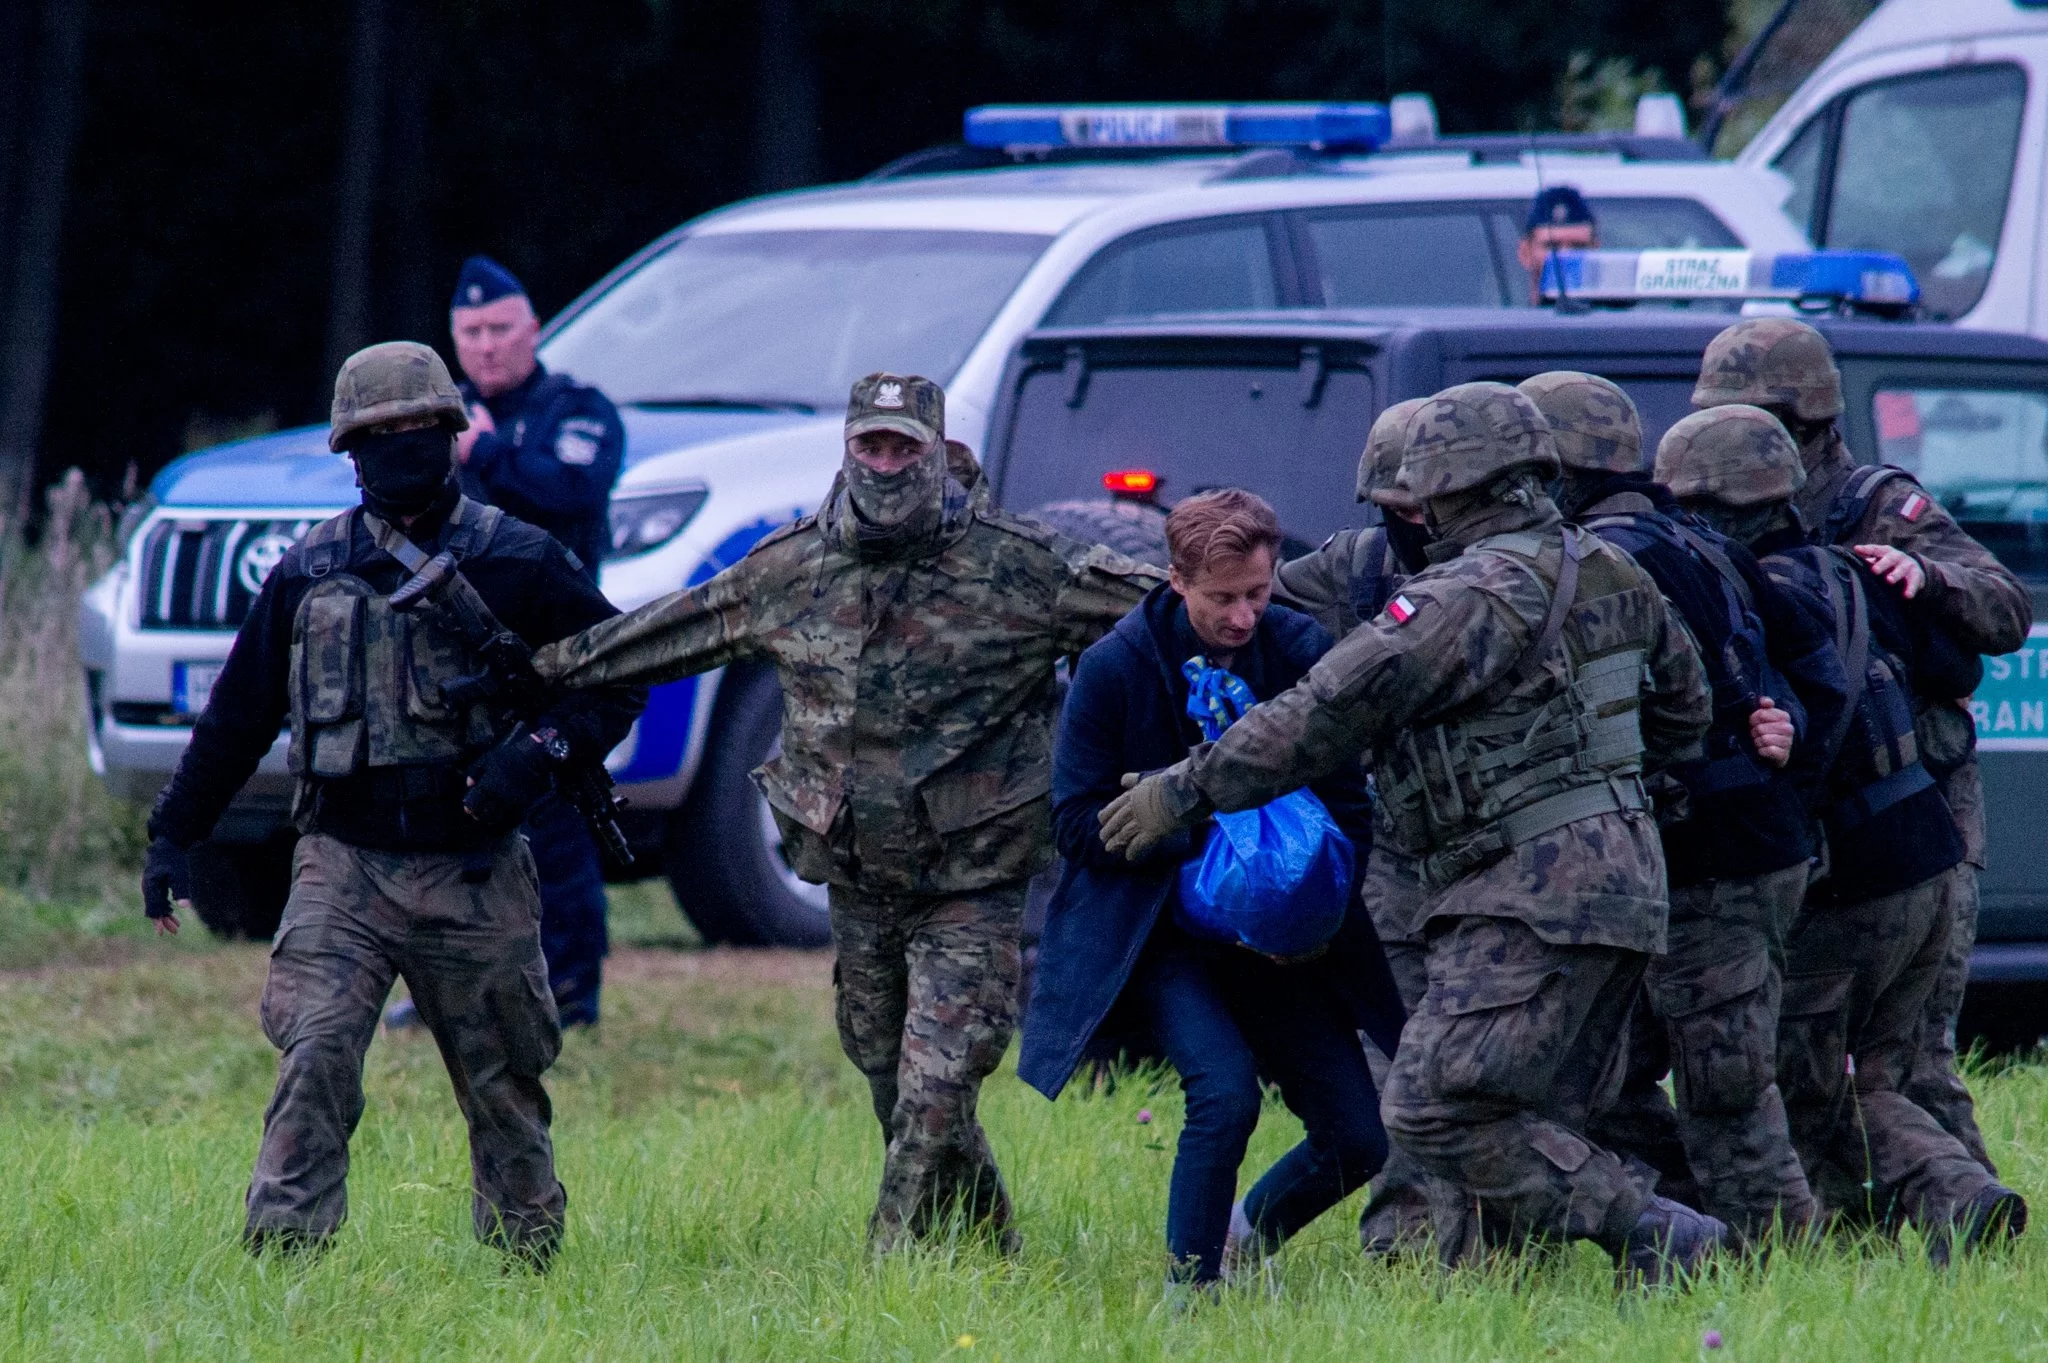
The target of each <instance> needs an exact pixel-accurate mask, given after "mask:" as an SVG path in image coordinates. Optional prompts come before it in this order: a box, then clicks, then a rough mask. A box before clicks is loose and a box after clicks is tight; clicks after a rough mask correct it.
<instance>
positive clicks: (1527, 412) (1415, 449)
mask: <svg viewBox="0 0 2048 1363" xmlns="http://www.w3.org/2000/svg"><path fill="white" fill-rule="evenodd" d="M1403 433H1404V435H1405V436H1406V437H1407V446H1408V448H1407V451H1406V452H1405V453H1404V454H1403V456H1402V458H1401V477H1400V481H1399V483H1398V484H1397V486H1398V487H1399V488H1400V490H1401V491H1403V492H1405V493H1407V494H1408V495H1409V496H1411V497H1414V498H1416V499H1417V500H1418V501H1426V500H1428V499H1429V498H1431V497H1443V496H1448V495H1449V494H1451V493H1453V492H1463V491H1465V490H1467V489H1468V488H1475V487H1479V486H1481V485H1482V484H1484V483H1486V482H1488V481H1490V480H1491V479H1492V478H1494V477H1495V476H1496V475H1498V474H1501V473H1504V472H1506V471H1507V470H1509V469H1512V468H1519V467H1521V466H1523V465H1534V466H1535V467H1536V469H1537V471H1538V472H1539V473H1540V474H1541V475H1542V476H1543V477H1545V478H1554V477H1556V476H1557V473H1558V462H1557V444H1556V442H1555V441H1553V440H1552V439H1551V438H1550V427H1549V425H1548V424H1547V423H1546V422H1545V421H1544V420H1543V413H1541V412H1539V411H1537V410H1536V404H1535V403H1533V402H1531V401H1529V399H1528V398H1526V397H1524V396H1522V394H1521V393H1519V392H1517V391H1516V390H1515V389H1513V388H1511V387H1509V386H1508V385H1507V384H1505V383H1461V384H1458V385H1457V386H1456V387H1453V388H1446V389H1444V390H1443V391H1442V392H1441V393H1438V394H1437V395H1436V396H1435V397H1432V398H1429V399H1427V400H1425V401H1424V402H1423V404H1422V405H1421V406H1420V407H1418V408H1416V410H1415V413H1414V415H1412V416H1410V417H1409V418H1408V425H1407V428H1406V430H1405V431H1404V432H1403Z"/></svg>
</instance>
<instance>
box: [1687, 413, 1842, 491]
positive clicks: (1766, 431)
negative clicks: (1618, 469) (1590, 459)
mask: <svg viewBox="0 0 2048 1363" xmlns="http://www.w3.org/2000/svg"><path fill="white" fill-rule="evenodd" d="M1657 481H1658V482H1660V483H1662V484H1664V485H1665V486H1666V487H1668V488H1670V489H1671V495H1672V496H1674V497H1677V498H1679V499H1681V500H1690V499H1692V498H1700V499H1703V500H1705V501H1711V502H1719V503H1720V504H1721V505H1723V506H1734V507H1741V506H1760V505H1762V504H1763V503H1765V502H1781V501H1784V500H1785V499H1786V498H1787V497H1790V496H1791V495H1792V494H1793V493H1795V492H1797V491H1799V489H1800V488H1802V487H1805V486H1806V468H1805V466H1804V465H1803V464H1801V463H1800V460H1799V447H1798V446H1797V445H1795V444H1793V443H1792V436H1791V433H1790V432H1788V431H1787V430H1786V429H1785V427H1784V425H1783V424H1782V423H1780V422H1779V420H1778V419H1777V418H1776V417H1774V416H1772V415H1771V414H1770V413H1769V412H1766V411H1765V410H1764V409H1763V408H1761V407H1751V406H1749V405H1748V404H1747V403H1740V402H1736V403H1730V404H1728V405H1727V406H1725V407H1709V408H1708V409H1707V410H1706V411H1704V412H1694V413H1693V414H1692V415H1691V416H1688V417H1686V418H1685V419H1684V420H1682V421H1680V422H1679V423H1678V424H1677V425H1675V426H1673V427H1672V428H1671V429H1670V430H1668V431H1666V432H1665V433H1664V439H1663V440H1661V441H1659V442H1658V444H1657Z"/></svg>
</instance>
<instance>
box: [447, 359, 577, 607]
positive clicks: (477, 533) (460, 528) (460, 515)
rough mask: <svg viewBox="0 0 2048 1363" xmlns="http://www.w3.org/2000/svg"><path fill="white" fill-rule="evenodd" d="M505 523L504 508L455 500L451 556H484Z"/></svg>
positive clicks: (450, 516)
mask: <svg viewBox="0 0 2048 1363" xmlns="http://www.w3.org/2000/svg"><path fill="white" fill-rule="evenodd" d="M549 377H553V376H552V375H550V376H549ZM504 522H505V509H504V508H503V507H498V506H492V505H491V504H489V503H488V502H478V501H472V500H471V499H470V498H468V497H458V498H456V501H455V510H453V511H452V512H450V513H449V514H448V552H449V553H451V554H453V555H455V557H456V559H457V560H461V559H466V558H469V557H471V556H473V555H476V554H481V553H482V552H484V550H486V549H488V548H489V547H490V544H491V539H492V537H493V536H495V535H496V534H497V533H498V527H499V526H500V525H502V524H504ZM415 571H417V569H415Z"/></svg>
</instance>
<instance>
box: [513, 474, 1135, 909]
mask: <svg viewBox="0 0 2048 1363" xmlns="http://www.w3.org/2000/svg"><path fill="white" fill-rule="evenodd" d="M835 496H836V489H835ZM831 500H832V499H830V498H828V505H829V504H830V502H831ZM1159 581H1160V579H1159V576H1158V575H1157V574H1156V573H1155V572H1154V571H1152V570H1151V569H1148V568H1145V567H1144V566H1142V565H1140V564H1138V563H1135V562H1133V561H1132V560H1129V559H1126V558H1123V557H1122V556H1120V555H1118V554H1115V553H1112V552H1111V551H1110V550H1107V549H1104V548H1101V547H1099V546H1093V545H1083V544H1079V543H1077V542H1075V541H1073V540H1069V539H1066V538H1064V537H1063V536H1061V535H1058V534H1056V533H1054V532H1053V531H1052V530H1049V529H1047V528H1046V527H1044V526H1042V525H1040V524H1038V523H1037V522H1035V521H1031V520H1026V519H1023V518H1020V517H1015V516H1010V515H1006V514H1003V513H1001V512H996V511H991V510H988V509H986V508H985V507H983V506H981V505H979V504H978V503H977V504H976V505H975V506H973V507H972V509H971V510H970V511H969V512H968V514H966V515H965V516H963V517H961V518H960V520H959V521H958V523H957V524H955V525H953V526H952V527H951V528H950V529H949V531H948V533H947V534H946V535H944V536H942V537H941V538H940V540H939V541H938V542H936V543H935V544H934V545H933V547H932V550H931V552H929V553H925V554H922V555H912V556H908V557H905V558H903V559H899V560H895V561H887V562H863V561H862V560H861V559H860V558H859V557H857V556H856V555H855V554H854V553H852V552H850V551H848V550H847V549H846V548H844V547H843V546H842V544H841V542H840V540H839V538H838V537H837V536H836V535H834V534H833V533H832V532H831V527H830V526H829V525H828V524H826V523H824V521H823V520H821V518H820V517H817V516H807V517H804V518H803V519H802V520H799V521H797V522H795V523H794V524H792V525H789V526H787V527H785V528H784V529H782V530H781V531H778V532H777V533H775V534H773V535H770V536H769V537H768V538H766V539H764V540H763V541H762V542H761V543H760V544H759V545H757V546H756V547H755V549H754V550H753V552H752V553H750V554H748V555H747V556H746V557H745V558H743V559H741V560H740V561H739V562H738V563H736V564H734V565H733V566H732V567H731V568H728V569H727V570H726V571H724V572H722V573H720V574H719V575H718V576H716V577H714V578H712V579H711V580H710V581H709V582H706V583H704V584H702V585H701V586H697V587H693V588H690V589H689V590H687V591H683V592H677V593H676V594H674V595H672V596H668V597H664V598H662V599H661V600H659V601H654V602H650V603H649V604H648V605H645V606H643V607H641V608H640V609H639V610H636V611H633V612H631V613H630V614H627V615H623V616H620V617H619V618H618V619H616V620H612V621H607V622H606V625H605V627H604V628H601V629H592V630H586V631H584V632H583V633H582V634H579V635H577V636H576V637H574V638H571V639H565V640H563V641H561V642H560V643H557V644H555V645H553V646H552V647H550V648H547V649H545V650H543V651H542V653H541V655H540V656H539V658H538V659H537V660H536V663H537V665H538V666H539V668H540V670H541V672H542V675H544V676H547V677H549V678H551V679H555V680H559V681H560V682H563V683H565V684H567V685H569V686H575V687H580V686H593V685H598V684H602V683H606V682H616V681H624V680H627V679H633V680H637V681H645V682H660V681H673V680H675V679H677V678H680V677H686V676H690V675H692V674H694V673H698V672H704V671H708V670H709V669H711V668H714V667H721V666H724V665H726V664H728V663H736V662H742V661H745V660H748V659H756V660H760V661H763V662H766V663H769V664H771V665H772V666H774V668H775V670H776V673H777V675H778V677H779V678H780V679H781V682H782V692H783V711H782V713H783V721H782V751H781V753H780V754H779V755H777V756H776V757H774V758H772V759H771V760H770V761H769V762H768V763H767V764H766V765H764V766H763V767H761V768H759V769H758V770H757V771H756V772H755V774H754V777H755V781H756V783H757V784H758V785H759V786H760V788H761V791H762V793H763V794H764V795H765V796H766V797H767V800H768V803H769V805H770V807H771V808H772V809H773V810H774V813H775V817H776V821H777V823H778V824H780V825H781V827H782V830H783V833H784V834H785V836H786V837H787V839H788V841H787V843H786V848H787V851H788V853H789V856H790V859H791V863H792V865H793V866H794V867H795V869H796V871H797V873H798V874H799V875H801V876H803V877H804V878H805V879H807V880H812V881H821V882H827V883H832V884H840V885H848V886H854V887H858V888H860V889H863V890H867V891H870V892H876V893H908V894H957V893H963V892H965V891H968V890H974V889H980V888H984V887H986V886H989V885H994V884H998V883H1000V882H1002V881H1006V880H1012V879H1016V878H1018V877H1022V876H1028V875H1031V874H1033V873H1035V872H1037V871H1040V870H1043V869H1044V868H1045V867H1046V866H1047V865H1049V864H1050V862H1051V859H1052V852H1051V825H1050V819H1049V807H1050V801H1049V793H1050V791H1051V788H1052V719H1053V715H1054V711H1055V708H1056V692H1055V682H1054V675H1053V666H1054V664H1055V662H1057V660H1058V659H1060V658H1061V657H1063V656H1066V655H1069V654H1076V653H1079V652H1080V651H1081V650H1082V649H1085V648H1086V647H1088V645H1090V644H1092V643H1094V642H1095V641H1096V640H1097V639H1099V638H1101V637H1102V636H1103V635H1104V634H1107V633H1108V632H1109V631H1110V629H1111V628H1113V627H1114V626H1115V624H1116V622H1117V621H1118V620H1119V619H1121V618H1122V617H1123V616H1124V614H1125V613H1126V612H1128V611H1129V610H1130V609H1131V607H1133V606H1135V605H1136V604H1137V603H1138V601H1139V599H1140V598H1141V597H1143V596H1144V594H1145V593H1146V592H1147V591H1149V590H1150V589H1151V588H1152V587H1154V586H1156V585H1157V584H1158V582H1159Z"/></svg>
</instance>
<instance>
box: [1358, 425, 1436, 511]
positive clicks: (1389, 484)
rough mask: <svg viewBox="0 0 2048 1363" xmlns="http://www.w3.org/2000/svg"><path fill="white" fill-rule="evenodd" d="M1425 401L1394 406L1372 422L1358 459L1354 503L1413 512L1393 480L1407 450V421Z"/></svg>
mask: <svg viewBox="0 0 2048 1363" xmlns="http://www.w3.org/2000/svg"><path fill="white" fill-rule="evenodd" d="M1427 401H1429V399H1428V398H1409V399H1407V400H1406V401H1404V402H1397V403H1395V404H1394V405H1393V406H1391V407H1389V408H1387V410H1386V411H1384V412H1381V413H1380V414H1379V416H1377V417H1376V418H1374V419H1373V423H1372V430H1371V431H1370V432H1368V433H1367V434H1366V437H1365V453H1364V454H1361V455H1360V456H1359V457H1358V500H1359V501H1361V502H1371V503H1373V504H1374V505H1376V506H1390V507H1393V508H1395V509H1396V510H1401V511H1413V510H1415V509H1416V501H1415V499H1414V498H1413V497H1410V496H1408V495H1407V494H1406V493H1404V492H1402V491H1401V490H1400V489H1399V488H1397V487H1395V486H1394V480H1395V479H1396V478H1399V477H1400V476H1401V455H1402V453H1403V452H1404V451H1405V450H1406V449H1407V448H1408V418H1409V417H1412V416H1414V415H1415V411H1416V409H1417V408H1419V407H1420V406H1422V404H1423V403H1425V402H1427Z"/></svg>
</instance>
